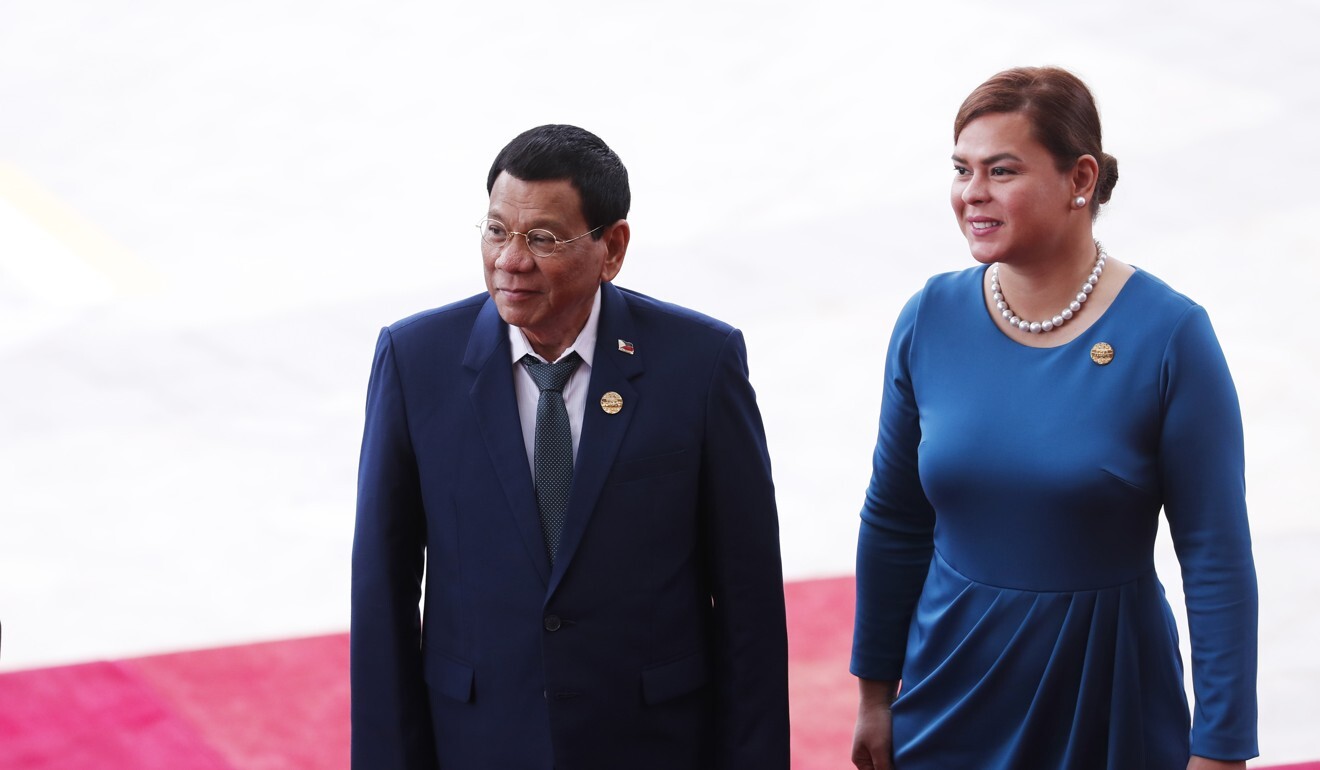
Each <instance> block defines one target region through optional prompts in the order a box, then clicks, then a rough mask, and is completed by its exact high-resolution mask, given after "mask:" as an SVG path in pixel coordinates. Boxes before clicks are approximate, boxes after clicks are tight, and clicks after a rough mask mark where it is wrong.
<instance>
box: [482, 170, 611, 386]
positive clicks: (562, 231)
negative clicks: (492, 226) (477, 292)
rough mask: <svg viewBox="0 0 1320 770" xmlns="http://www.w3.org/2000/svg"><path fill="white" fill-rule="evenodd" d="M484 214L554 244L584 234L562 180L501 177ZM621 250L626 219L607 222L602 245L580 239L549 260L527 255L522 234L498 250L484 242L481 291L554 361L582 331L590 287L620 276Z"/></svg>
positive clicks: (575, 200)
mask: <svg viewBox="0 0 1320 770" xmlns="http://www.w3.org/2000/svg"><path fill="white" fill-rule="evenodd" d="M486 216H487V217H489V218H491V219H497V220H499V221H500V222H503V223H504V225H505V226H506V227H508V229H509V230H511V231H513V232H519V233H525V232H527V231H528V230H533V229H538V228H539V229H542V230H549V231H550V232H552V233H554V235H555V237H556V238H558V239H559V240H568V239H570V238H575V237H577V236H579V235H581V234H583V233H585V232H587V231H588V230H589V229H590V227H589V226H588V225H587V222H586V219H584V218H583V216H582V199H581V196H580V195H579V194H578V191H577V188H575V187H573V184H572V182H570V181H569V180H567V179H555V180H548V181H541V182H526V181H523V180H521V179H518V178H517V177H514V176H510V175H509V174H508V173H501V174H500V175H499V176H498V177H497V178H496V179H495V184H494V185H493V186H492V187H491V191H490V210H489V211H488V212H487V214H486ZM627 246H628V223H627V222H626V221H624V220H620V221H619V222H615V223H613V224H610V225H607V226H606V227H605V228H604V230H603V236H602V237H601V239H600V240H596V239H594V238H592V237H591V236H587V237H586V238H579V239H578V240H575V241H573V242H572V243H569V244H565V245H563V246H562V247H561V248H560V250H559V251H558V253H556V254H554V255H553V256H549V257H538V256H535V255H533V254H532V252H530V251H528V249H527V241H526V240H525V239H524V238H523V237H522V236H521V235H515V236H513V237H511V238H510V239H509V240H508V242H507V243H505V244H504V245H503V246H502V247H497V246H491V245H490V244H488V243H486V242H485V241H482V242H481V257H482V263H483V265H484V267H485V272H486V289H487V290H488V291H489V292H490V296H491V297H492V298H493V299H494V300H495V307H496V308H497V309H498V310H499V312H500V317H501V318H503V319H504V320H505V322H506V323H508V324H510V325H512V326H517V327H519V328H521V329H522V330H523V333H524V334H526V335H527V339H528V341H530V342H531V343H532V348H533V349H534V350H535V351H536V352H537V353H539V354H541V355H542V356H545V357H546V358H547V359H549V360H554V359H555V358H558V356H559V354H560V353H562V352H563V350H564V349H565V348H566V347H568V345H570V344H572V342H573V340H574V339H575V338H576V337H577V335H578V332H580V331H582V327H583V325H585V324H586V322H587V316H589V315H590V314H591V305H592V301H593V300H594V299H595V296H596V288H597V287H598V286H599V285H600V282H601V281H609V280H611V279H613V278H614V276H615V275H617V274H618V272H619V268H620V267H622V266H623V256H624V252H625V251H626V250H627Z"/></svg>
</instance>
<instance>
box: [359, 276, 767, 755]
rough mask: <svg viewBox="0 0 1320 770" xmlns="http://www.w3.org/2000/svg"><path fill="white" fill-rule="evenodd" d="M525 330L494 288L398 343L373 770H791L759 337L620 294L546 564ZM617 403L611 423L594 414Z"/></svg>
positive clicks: (369, 506) (378, 501)
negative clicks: (523, 372)
mask: <svg viewBox="0 0 1320 770" xmlns="http://www.w3.org/2000/svg"><path fill="white" fill-rule="evenodd" d="M507 329H508V327H507V326H506V325H505V324H504V322H503V321H502V320H501V319H500V317H499V314H498V312H497V310H496V308H495V305H494V303H493V302H492V301H491V300H490V299H489V297H488V296H487V295H484V294H483V295H479V296H476V297H472V298H470V299H467V300H464V301H462V302H458V303H455V304H452V305H448V306H446V307H442V308H438V309H435V310H430V311H427V312H424V313H421V314H418V315H415V316H413V317H411V318H408V319H405V320H403V321H400V322H398V323H396V324H394V325H392V326H390V327H388V328H386V329H384V330H382V332H381V335H380V339H379V342H378V344H377V347H376V358H375V364H374V366H373V369H372V374H371V384H370V386H369V388H368V395H367V420H366V430H365V432H364V437H363V444H362V457H361V464H360V469H359V478H358V506H357V524H356V532H355V535H354V540H353V607H352V634H351V648H352V652H351V660H352V728H353V734H352V755H353V766H354V768H358V770H392V769H394V768H399V769H402V768H410V769H419V768H437V767H439V768H444V770H463V769H465V768H474V769H480V770H490V769H491V768H518V769H521V768H546V769H547V770H548V769H549V768H551V767H554V768H558V770H566V769H568V770H578V769H579V768H602V769H603V768H610V769H611V770H613V769H615V768H620V767H628V768H650V767H654V768H665V770H676V769H683V770H686V769H688V768H752V767H755V768H787V767H788V764H789V762H788V685H787V667H788V653H787V641H786V630H785V621H784V598H783V576H782V571H781V567H780V555H779V535H778V518H777V514H776V510H775V500H774V487H773V483H772V481H771V476H770V460H769V456H768V453H767V451H766V444H765V434H764V430H763V428H762V424H761V417H760V413H759V411H758V410H757V407H756V402H755V394H754V393H753V391H752V387H751V384H750V383H749V382H748V379H747V363H746V350H745V347H744V344H743V339H742V335H741V333H740V332H739V331H737V330H736V329H733V328H732V327H730V326H728V325H726V324H723V323H721V322H719V321H716V320H714V319H711V318H708V317H706V316H703V315H700V314H698V313H694V312H692V311H690V310H686V309H683V308H680V307H677V306H674V305H670V304H666V303H662V302H659V301H656V300H654V299H651V298H649V297H646V296H643V295H640V294H637V293H634V292H630V291H626V290H623V289H619V288H616V287H614V286H613V285H611V284H609V283H606V284H604V285H603V286H602V298H601V311H600V326H599V332H598V340H597V348H596V352H595V357H594V361H593V365H592V370H591V377H590V389H589V391H588V394H587V409H586V414H585V419H584V422H583V426H582V435H581V438H580V441H579V448H578V455H577V459H576V463H575V471H574V479H573V487H572V492H571V495H570V501H569V507H568V512H567V523H566V525H565V529H564V533H563V539H562V541H561V545H560V549H559V555H558V558H557V559H556V560H555V562H554V565H553V567H552V566H551V564H550V561H549V558H548V557H547V555H546V549H545V545H544V543H543V540H542V535H541V526H540V520H539V515H538V512H537V507H536V495H535V492H534V491H533V486H532V476H531V470H530V468H529V467H528V462H527V453H526V449H525V446H524V443H523V436H522V431H521V427H520V423H519V417H518V409H517V406H516V401H515V398H514V390H513V374H512V363H511V353H510V349H509V342H508V331H507ZM625 340H626V341H627V342H630V343H632V345H633V352H632V353H628V352H624V351H622V350H620V349H619V342H620V341H625ZM610 391H613V392H615V393H617V394H619V395H620V396H622V398H623V408H622V410H620V411H619V412H618V413H617V414H608V413H607V412H605V411H604V410H603V409H602V408H601V407H600V406H599V403H598V400H599V399H600V397H601V396H602V395H604V394H605V393H607V392H610ZM423 577H424V582H425V602H424V605H425V611H424V613H422V614H421V615H420V616H419V611H418V601H419V598H420V597H419V594H420V590H421V587H422V584H423Z"/></svg>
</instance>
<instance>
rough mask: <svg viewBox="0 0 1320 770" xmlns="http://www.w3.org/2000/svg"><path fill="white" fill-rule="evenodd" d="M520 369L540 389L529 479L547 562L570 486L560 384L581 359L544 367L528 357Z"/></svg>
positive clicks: (569, 435) (555, 548)
mask: <svg viewBox="0 0 1320 770" xmlns="http://www.w3.org/2000/svg"><path fill="white" fill-rule="evenodd" d="M522 363H523V366H524V367H525V368H526V369H527V373H528V374H530V375H532V381H533V382H535V383H536V387H538V388H540V389H541V397H540V398H539V399H538V400H537V402H536V440H535V441H534V442H533V451H532V458H533V459H532V479H533V481H534V482H535V483H536V505H537V507H538V508H539V509H540V510H541V534H542V535H543V536H544V537H545V549H546V551H547V552H549V554H550V563H551V564H553V563H554V561H555V555H556V554H557V553H558V552H559V536H560V535H562V534H563V532H564V512H565V511H567V510H568V492H569V490H570V489H572V487H573V432H572V429H571V428H570V427H569V424H568V410H567V409H565V408H564V385H565V384H566V383H567V382H568V378H569V377H572V376H573V371H574V370H575V369H577V367H578V364H580V363H582V359H581V358H579V357H578V354H577V353H570V354H569V355H568V356H567V357H565V358H563V359H561V360H559V361H556V362H555V363H553V364H547V363H545V362H544V361H539V360H537V359H536V357H534V356H532V355H530V354H528V355H525V356H523V357H522Z"/></svg>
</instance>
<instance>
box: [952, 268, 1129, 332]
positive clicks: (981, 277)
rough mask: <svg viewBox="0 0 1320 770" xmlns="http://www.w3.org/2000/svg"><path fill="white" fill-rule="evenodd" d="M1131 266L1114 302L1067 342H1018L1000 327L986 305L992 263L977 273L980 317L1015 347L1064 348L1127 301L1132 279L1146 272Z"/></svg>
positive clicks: (1098, 324) (1103, 322)
mask: <svg viewBox="0 0 1320 770" xmlns="http://www.w3.org/2000/svg"><path fill="white" fill-rule="evenodd" d="M1130 266H1131V267H1132V275H1130V276H1128V279H1127V280H1126V281H1124V282H1123V285H1122V286H1120V287H1119V288H1118V293H1117V294H1115V295H1114V299H1113V301H1112V302H1110V303H1109V307H1107V308H1105V309H1104V311H1103V312H1101V313H1100V316H1099V317H1098V318H1096V319H1095V320H1094V321H1092V322H1091V325H1090V326H1088V327H1086V328H1085V329H1083V330H1082V332H1081V333H1080V334H1078V335H1077V336H1076V337H1074V338H1072V339H1070V340H1068V341H1067V342H1061V343H1059V344H1058V345H1047V346H1045V347H1037V346H1035V345H1023V344H1022V343H1021V342H1018V341H1017V339H1016V338H1014V337H1013V336H1011V335H1010V334H1008V332H1006V331H1005V330H1004V329H1002V328H1000V326H999V322H998V320H997V319H996V318H995V317H994V315H993V314H992V313H991V312H990V308H988V307H986V304H985V280H986V271H987V270H989V269H990V265H983V266H982V267H981V269H980V270H978V271H976V275H977V281H976V302H977V304H978V305H980V308H981V313H980V317H981V319H982V320H983V321H984V323H986V324H988V326H989V331H990V332H991V333H992V334H994V336H996V337H998V338H1000V339H1001V340H1003V341H1004V342H1005V343H1006V344H1008V345H1011V346H1013V347H1015V348H1022V349H1024V350H1040V351H1050V350H1064V349H1066V348H1068V347H1069V346H1071V345H1074V344H1081V343H1080V342H1079V340H1082V339H1083V338H1086V337H1087V336H1089V335H1090V334H1091V333H1092V332H1093V331H1095V330H1097V329H1100V328H1101V325H1102V324H1105V323H1106V319H1108V318H1109V316H1110V314H1111V313H1113V312H1114V311H1115V309H1121V305H1122V304H1123V303H1125V302H1126V300H1125V299H1124V298H1125V297H1127V295H1128V294H1129V292H1128V286H1130V285H1131V284H1132V281H1133V280H1134V279H1136V278H1137V277H1138V276H1141V275H1144V274H1145V271H1143V270H1142V269H1141V268H1139V267H1137V266H1136V265H1130ZM1143 280H1144V279H1143ZM1018 333H1019V334H1021V333H1022V332H1018Z"/></svg>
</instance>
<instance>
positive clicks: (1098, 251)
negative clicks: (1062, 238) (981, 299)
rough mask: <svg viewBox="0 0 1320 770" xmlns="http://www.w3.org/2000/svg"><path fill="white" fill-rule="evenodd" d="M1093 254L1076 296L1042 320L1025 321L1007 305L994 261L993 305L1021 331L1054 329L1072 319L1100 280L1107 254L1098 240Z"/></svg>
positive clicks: (991, 286) (1034, 332)
mask: <svg viewBox="0 0 1320 770" xmlns="http://www.w3.org/2000/svg"><path fill="white" fill-rule="evenodd" d="M1095 256H1096V259H1095V267H1094V268H1092V270H1091V274H1090V275H1088V276H1086V282H1085V283H1083V284H1082V288H1081V290H1080V291H1078V292H1077V296H1076V297H1074V298H1073V301H1072V302H1069V303H1068V307H1066V308H1064V309H1063V310H1060V311H1059V314H1058V315H1056V316H1054V317H1053V318H1049V319H1046V320H1044V321H1027V320H1025V319H1022V318H1018V317H1017V315H1016V314H1015V313H1014V312H1013V309H1012V308H1010V307H1009V306H1008V301H1007V300H1005V299H1004V292H1003V291H1002V290H1001V289H1000V288H999V263H998V262H996V263H995V266H994V267H992V268H991V269H990V293H991V294H992V295H993V296H994V300H995V307H997V308H999V314H1000V315H1002V316H1003V317H1004V320H1006V321H1008V325H1009V326H1016V327H1017V328H1018V329H1020V330H1021V331H1024V332H1030V333H1031V334H1042V333H1044V332H1050V331H1054V330H1055V329H1057V328H1059V327H1060V326H1063V324H1064V322H1066V321H1070V320H1072V317H1073V315H1074V314H1076V313H1077V311H1079V310H1081V309H1082V303H1084V302H1086V300H1087V298H1088V297H1090V296H1091V292H1093V291H1095V285H1096V284H1097V283H1099V282H1100V274H1101V273H1103V272H1104V271H1105V257H1107V256H1109V255H1108V254H1106V253H1105V250H1104V249H1103V248H1101V246H1100V242H1099V241H1096V242H1095Z"/></svg>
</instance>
